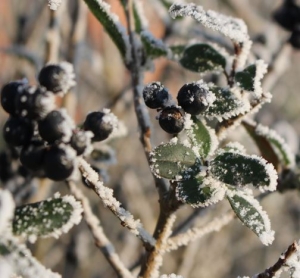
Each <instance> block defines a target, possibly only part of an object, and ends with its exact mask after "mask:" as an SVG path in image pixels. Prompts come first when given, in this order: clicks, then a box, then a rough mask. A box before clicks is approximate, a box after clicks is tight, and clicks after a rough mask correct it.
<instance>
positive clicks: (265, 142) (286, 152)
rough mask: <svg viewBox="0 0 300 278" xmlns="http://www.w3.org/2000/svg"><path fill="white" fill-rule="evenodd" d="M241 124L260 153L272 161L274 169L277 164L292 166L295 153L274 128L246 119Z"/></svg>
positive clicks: (277, 166) (286, 166)
mask: <svg viewBox="0 0 300 278" xmlns="http://www.w3.org/2000/svg"><path fill="white" fill-rule="evenodd" d="M242 124H243V126H244V127H245V128H246V130H247V131H248V133H249V134H250V135H251V137H252V138H253V140H254V141H255V143H256V145H257V146H258V148H259V150H260V152H261V155H262V156H263V157H264V158H265V159H266V160H267V161H268V162H270V163H272V164H273V165H274V166H275V168H276V169H278V168H279V164H281V165H283V166H284V167H285V168H292V167H294V165H295V154H293V152H292V151H291V149H290V148H289V146H288V145H287V144H286V142H285V141H284V139H283V138H282V137H281V136H280V135H279V134H277V132H276V131H275V130H272V129H269V128H268V127H267V126H263V125H261V124H256V123H250V122H246V121H243V122H242Z"/></svg>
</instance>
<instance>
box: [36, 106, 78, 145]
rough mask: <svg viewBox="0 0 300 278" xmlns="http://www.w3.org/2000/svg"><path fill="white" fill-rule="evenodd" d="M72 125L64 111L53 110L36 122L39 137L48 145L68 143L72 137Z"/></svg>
mask: <svg viewBox="0 0 300 278" xmlns="http://www.w3.org/2000/svg"><path fill="white" fill-rule="evenodd" d="M73 128H74V124H73V122H72V120H71V119H70V117H69V116H68V115H67V113H66V112H65V110H63V109H61V110H53V111H51V112H50V113H49V114H48V115H47V116H46V117H45V118H44V119H43V120H41V121H39V122H38V129H39V133H40V136H41V137H42V138H43V139H44V140H45V141H47V142H48V143H54V142H55V141H64V142H68V141H69V140H70V138H71V136H72V129H73Z"/></svg>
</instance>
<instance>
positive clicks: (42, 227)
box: [13, 196, 82, 241]
mask: <svg viewBox="0 0 300 278" xmlns="http://www.w3.org/2000/svg"><path fill="white" fill-rule="evenodd" d="M81 213H82V207H81V205H80V203H79V202H77V201H75V199H74V197H72V196H65V197H59V198H52V199H51V198H49V199H47V200H45V201H42V202H38V203H32V204H27V205H24V206H19V207H17V208H16V210H15V215H14V219H13V233H14V234H15V235H18V236H24V237H29V239H30V238H31V240H32V241H34V240H35V239H36V237H49V236H54V237H58V236H60V235H61V234H62V233H63V232H67V231H68V230H69V229H70V228H72V227H73V226H74V225H75V224H78V223H79V222H80V220H81Z"/></svg>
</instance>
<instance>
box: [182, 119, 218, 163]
mask: <svg viewBox="0 0 300 278" xmlns="http://www.w3.org/2000/svg"><path fill="white" fill-rule="evenodd" d="M192 121H193V124H192V125H191V126H190V129H188V130H187V134H188V137H189V138H190V140H191V145H192V146H193V150H194V151H195V153H197V154H199V156H200V157H201V158H203V159H205V158H206V157H208V156H210V155H211V154H213V152H214V151H215V150H216V148H217V146H218V139H217V136H216V133H215V131H214V130H213V129H211V128H210V127H209V126H207V125H206V123H205V121H204V120H199V119H198V118H196V117H192Z"/></svg>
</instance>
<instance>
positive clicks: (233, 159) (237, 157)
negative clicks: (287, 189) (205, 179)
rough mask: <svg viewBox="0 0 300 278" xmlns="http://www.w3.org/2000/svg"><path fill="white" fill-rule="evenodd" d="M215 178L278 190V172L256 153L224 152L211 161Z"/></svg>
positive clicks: (226, 181)
mask: <svg viewBox="0 0 300 278" xmlns="http://www.w3.org/2000/svg"><path fill="white" fill-rule="evenodd" d="M209 168H210V173H211V174H212V176H213V177H214V178H215V179H218V180H220V181H222V182H224V183H226V184H229V185H233V186H244V185H248V184H251V185H253V186H255V187H258V188H259V189H260V190H261V191H265V190H270V191H274V190H276V185H277V178H278V177H277V172H276V171H275V169H274V167H273V165H272V164H270V163H267V161H265V160H264V159H263V158H261V157H259V156H256V155H251V156H250V155H242V154H239V153H235V152H222V153H220V154H219V155H218V156H217V157H216V158H215V159H214V160H212V161H211V163H210V167H209Z"/></svg>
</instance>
